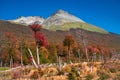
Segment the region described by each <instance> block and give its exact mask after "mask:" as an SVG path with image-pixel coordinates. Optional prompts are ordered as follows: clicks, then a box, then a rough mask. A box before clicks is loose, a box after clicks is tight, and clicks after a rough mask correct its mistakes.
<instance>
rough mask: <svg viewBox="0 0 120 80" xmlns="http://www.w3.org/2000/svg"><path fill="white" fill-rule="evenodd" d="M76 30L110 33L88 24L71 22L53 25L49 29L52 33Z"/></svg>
mask: <svg viewBox="0 0 120 80" xmlns="http://www.w3.org/2000/svg"><path fill="white" fill-rule="evenodd" d="M45 27H46V26H45ZM76 28H81V29H84V30H87V31H92V32H99V33H104V34H108V32H107V31H105V30H104V29H101V28H98V27H96V26H94V25H91V24H88V23H80V22H70V23H64V24H63V25H52V26H50V27H49V29H50V30H52V31H56V30H63V31H67V30H70V29H76Z"/></svg>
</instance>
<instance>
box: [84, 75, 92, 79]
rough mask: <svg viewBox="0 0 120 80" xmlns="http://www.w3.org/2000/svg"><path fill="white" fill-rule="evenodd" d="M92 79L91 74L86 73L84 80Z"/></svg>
mask: <svg viewBox="0 0 120 80" xmlns="http://www.w3.org/2000/svg"><path fill="white" fill-rule="evenodd" d="M92 79H93V75H91V74H88V75H87V76H85V80H92Z"/></svg>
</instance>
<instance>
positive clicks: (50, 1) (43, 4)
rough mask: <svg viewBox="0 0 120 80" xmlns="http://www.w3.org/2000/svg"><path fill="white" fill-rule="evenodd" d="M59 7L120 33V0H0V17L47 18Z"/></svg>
mask: <svg viewBox="0 0 120 80" xmlns="http://www.w3.org/2000/svg"><path fill="white" fill-rule="evenodd" d="M59 9H63V10H65V11H67V12H69V13H71V14H73V15H75V16H77V17H79V18H81V19H82V20H84V21H86V22H88V23H90V24H93V25H96V26H99V27H101V28H103V29H105V30H107V31H110V32H114V33H117V34H120V0H0V19H2V20H10V19H16V18H17V17H19V16H42V17H44V18H47V17H48V16H50V15H51V14H53V13H54V12H56V11H57V10H59Z"/></svg>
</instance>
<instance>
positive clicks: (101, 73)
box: [98, 72, 110, 80]
mask: <svg viewBox="0 0 120 80" xmlns="http://www.w3.org/2000/svg"><path fill="white" fill-rule="evenodd" d="M98 75H99V77H100V78H99V79H98V80H106V79H108V78H110V76H109V75H108V74H106V73H104V72H100V73H99V74H98Z"/></svg>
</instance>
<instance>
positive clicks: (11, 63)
mask: <svg viewBox="0 0 120 80" xmlns="http://www.w3.org/2000/svg"><path fill="white" fill-rule="evenodd" d="M12 66H13V59H12V56H11V57H10V68H12Z"/></svg>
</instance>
